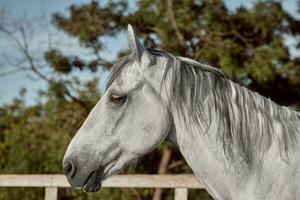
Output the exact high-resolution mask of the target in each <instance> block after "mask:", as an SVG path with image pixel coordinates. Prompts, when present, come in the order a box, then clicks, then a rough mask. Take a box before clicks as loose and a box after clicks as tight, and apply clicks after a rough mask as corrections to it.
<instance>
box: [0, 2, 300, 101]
mask: <svg viewBox="0 0 300 200" xmlns="http://www.w3.org/2000/svg"><path fill="white" fill-rule="evenodd" d="M296 1H297V0H283V7H284V9H285V10H287V11H288V12H290V13H291V14H293V15H295V13H296V12H297V6H296ZM87 2H90V0H21V1H20V0H0V8H1V7H5V9H6V10H7V11H8V12H9V14H10V15H11V16H14V18H16V19H22V18H29V19H31V18H32V19H36V18H41V19H44V20H42V21H43V22H45V23H46V26H45V27H46V28H45V29H39V30H37V31H36V32H35V33H34V38H35V40H34V43H33V44H31V50H32V52H33V53H34V54H36V55H37V56H38V55H39V54H42V53H43V51H44V50H45V49H47V48H48V47H49V46H48V43H47V41H48V38H49V34H51V38H53V39H52V42H51V44H52V45H53V46H55V45H57V46H59V47H60V48H62V49H63V50H64V53H67V54H70V55H71V54H78V53H79V54H80V55H83V56H86V57H87V58H88V57H90V55H92V53H91V52H89V51H88V50H85V49H82V48H80V47H79V44H78V42H77V40H75V39H73V38H70V37H68V36H67V35H65V34H64V33H62V32H60V31H58V30H56V29H54V28H53V27H52V28H51V27H50V26H47V24H49V21H50V18H51V14H53V13H54V12H60V13H66V12H67V10H68V7H69V6H70V5H72V4H82V3H87ZM101 2H106V1H101ZM254 2H255V1H254V0H225V3H226V5H227V7H228V8H230V9H232V10H234V9H235V8H237V7H239V6H240V5H244V6H246V7H250V6H251V5H253V3H254ZM297 17H299V16H297ZM299 18H300V17H299ZM36 38H38V39H36ZM286 43H287V44H289V45H293V43H294V40H293V39H291V38H288V39H287V40H286ZM105 45H106V47H107V48H106V49H105V51H104V52H103V54H102V55H103V56H104V57H106V58H108V59H113V58H114V56H115V53H116V52H118V50H119V49H124V48H127V40H126V34H125V33H122V34H120V35H119V36H118V37H117V38H107V39H106V40H105ZM293 53H294V54H296V53H299V52H296V51H295V52H293ZM4 54H6V55H9V56H12V57H16V58H18V57H19V55H18V53H17V51H16V50H15V49H14V47H13V46H12V44H11V43H10V42H8V40H7V38H6V37H4V36H3V35H1V34H0V56H1V55H4ZM1 68H2V69H1ZM4 68H5V66H3V65H1V63H0V72H1V71H3V69H4ZM76 74H80V76H81V79H82V80H88V79H90V78H93V76H98V77H100V80H101V83H100V85H104V84H103V83H104V81H105V78H106V75H107V73H105V74H103V73H101V72H98V73H96V74H93V75H92V74H90V73H88V72H85V73H78V72H77V73H76V72H75V75H76ZM33 78H34V77H33ZM22 87H26V88H27V89H28V92H27V96H26V102H27V103H28V104H32V103H34V100H35V98H36V95H37V91H38V90H39V89H41V88H45V87H46V84H45V83H44V82H42V81H40V80H38V79H32V78H30V77H28V75H26V74H25V73H16V74H13V75H10V76H4V77H0V105H1V104H3V103H8V102H10V101H11V100H12V99H13V98H14V97H16V96H18V93H19V90H20V88H22Z"/></svg>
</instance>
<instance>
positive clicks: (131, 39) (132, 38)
mask: <svg viewBox="0 0 300 200" xmlns="http://www.w3.org/2000/svg"><path fill="white" fill-rule="evenodd" d="M127 30H128V45H129V49H130V50H131V52H133V53H134V54H135V55H136V58H137V60H138V61H139V62H141V61H142V55H143V53H146V54H147V50H146V48H145V47H144V46H143V44H142V43H141V42H140V41H139V39H138V38H137V36H136V35H135V33H134V30H133V28H132V26H131V25H130V24H128V28H127Z"/></svg>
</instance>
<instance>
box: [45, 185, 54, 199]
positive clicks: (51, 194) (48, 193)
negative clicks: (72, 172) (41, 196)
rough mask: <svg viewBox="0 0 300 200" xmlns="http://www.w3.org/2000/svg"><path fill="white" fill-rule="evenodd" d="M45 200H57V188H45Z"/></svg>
mask: <svg viewBox="0 0 300 200" xmlns="http://www.w3.org/2000/svg"><path fill="white" fill-rule="evenodd" d="M45 200H57V187H46V188H45Z"/></svg>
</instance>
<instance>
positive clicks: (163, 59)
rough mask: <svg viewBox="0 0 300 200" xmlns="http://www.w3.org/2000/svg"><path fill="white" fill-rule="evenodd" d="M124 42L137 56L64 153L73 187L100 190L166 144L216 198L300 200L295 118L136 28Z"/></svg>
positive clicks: (112, 80)
mask: <svg viewBox="0 0 300 200" xmlns="http://www.w3.org/2000/svg"><path fill="white" fill-rule="evenodd" d="M128 42H129V47H130V50H131V54H130V55H128V56H125V57H123V58H121V59H120V60H119V61H118V62H117V63H116V64H115V66H114V67H113V70H112V72H111V75H110V77H109V79H108V82H107V88H106V92H105V93H104V95H103V96H102V98H101V99H100V100H99V102H98V103H97V104H96V106H95V107H94V108H93V110H92V111H91V113H90V114H89V116H88V117H87V119H86V120H85V122H84V123H83V125H82V127H81V128H80V129H79V131H78V132H77V134H76V135H75V137H74V138H73V139H72V141H71V143H70V145H69V147H68V149H67V151H66V154H65V157H64V161H63V168H64V173H65V175H66V177H67V179H68V181H69V183H70V185H71V186H72V187H80V188H81V189H82V190H84V191H87V192H95V191H98V190H99V189H100V187H101V182H102V180H104V179H106V178H107V177H109V176H110V175H112V174H114V173H116V172H118V171H119V170H120V169H121V168H123V167H124V166H126V165H128V164H129V163H131V162H132V161H134V160H136V159H138V158H140V157H141V156H143V155H145V154H147V153H148V152H150V151H152V150H153V149H155V148H156V147H157V146H158V145H159V144H161V143H162V142H164V141H169V142H171V143H173V144H174V145H175V146H176V147H177V148H178V149H179V150H180V152H181V153H182V155H183V156H184V158H185V159H186V161H187V163H188V165H189V166H190V167H191V168H192V170H193V172H194V174H195V175H196V177H197V178H198V179H199V180H201V182H202V183H203V184H204V186H205V188H206V189H207V191H208V192H209V193H210V194H211V196H212V197H214V198H215V199H219V200H224V199H235V200H243V199H245V200H254V199H255V200H257V199H259V200H265V199H269V200H277V199H278V200H284V199H286V200H287V199H288V200H296V199H300V146H299V139H300V138H299V137H300V136H299V135H300V134H299V133H300V114H299V113H298V112H296V111H293V110H292V109H290V108H287V107H283V106H279V105H276V104H275V103H274V102H272V101H271V100H269V99H267V98H265V97H262V96H260V95H259V94H257V93H254V92H252V91H250V90H248V89H247V88H245V87H242V86H240V85H238V84H236V83H234V82H232V81H231V80H229V79H228V78H227V77H226V76H225V75H224V74H223V73H222V72H221V71H220V70H218V69H216V68H213V67H211V66H209V65H207V64H205V63H199V62H196V61H194V60H191V59H188V58H183V57H176V56H173V55H171V54H168V53H165V52H162V51H158V50H154V49H149V48H145V47H144V46H143V45H142V44H141V42H140V41H139V40H138V38H137V37H136V35H135V34H134V31H133V29H132V27H131V26H130V25H129V26H128Z"/></svg>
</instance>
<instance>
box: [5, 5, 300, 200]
mask: <svg viewBox="0 0 300 200" xmlns="http://www.w3.org/2000/svg"><path fill="white" fill-rule="evenodd" d="M52 22H53V24H54V25H55V26H56V27H57V28H58V29H60V30H62V31H64V32H65V33H67V34H68V35H70V36H72V37H75V38H77V39H78V40H79V41H80V44H81V45H82V47H85V48H88V49H89V50H91V52H93V53H94V58H93V59H91V60H89V61H86V60H85V59H84V58H81V55H76V56H65V55H64V53H63V51H62V50H60V49H49V50H48V51H47V52H45V54H44V59H45V60H46V61H47V62H48V64H49V66H50V67H52V69H54V70H55V71H57V72H60V74H64V76H68V74H69V73H70V72H72V70H73V69H80V70H85V69H88V70H91V71H92V72H94V71H96V69H97V68H98V67H103V68H110V67H111V64H112V63H110V62H108V61H107V60H106V59H105V58H103V57H101V52H102V51H103V50H104V45H103V41H104V40H105V39H106V38H107V37H114V36H116V35H118V34H119V33H120V32H121V31H124V30H125V28H126V26H127V24H128V23H130V24H132V25H133V26H134V27H135V28H136V29H137V30H138V34H139V35H140V36H141V37H142V39H143V40H144V42H145V43H146V44H148V45H149V46H152V47H156V48H160V49H162V50H165V51H167V52H170V53H173V54H175V55H180V56H186V57H190V58H193V59H196V60H200V59H201V60H205V61H207V62H208V63H209V64H212V65H213V66H216V67H219V68H221V69H222V70H223V71H224V72H225V73H226V74H227V75H228V76H230V77H231V78H232V79H234V80H235V81H237V82H241V83H242V84H245V85H246V86H248V87H250V88H251V89H253V90H255V91H258V92H260V93H261V94H263V95H265V96H267V97H271V98H272V99H273V100H275V101H276V102H278V103H281V104H285V105H300V101H299V99H300V57H299V56H298V57H294V58H293V57H292V56H291V55H290V53H289V51H288V47H286V46H285V45H284V39H283V38H284V37H285V36H287V35H290V36H298V37H299V33H300V28H299V27H300V22H299V21H297V20H296V19H294V18H293V17H292V16H290V15H289V14H288V13H287V12H286V11H285V10H283V9H282V5H281V3H280V2H278V1H275V0H274V1H272V0H269V1H260V2H257V3H256V4H255V5H254V7H253V8H244V7H240V8H238V9H237V10H236V11H234V12H233V11H229V10H228V9H227V8H226V6H225V4H224V2H223V1H221V0H202V1H200V0H184V1H172V0H168V1H152V0H141V1H138V2H136V4H135V6H134V8H131V7H130V6H129V1H109V3H107V4H105V5H101V6H100V4H99V3H98V2H96V1H92V2H91V3H88V4H82V5H72V6H70V8H69V13H68V14H67V15H63V14H61V13H56V14H54V15H53V19H52ZM298 46H300V43H299V44H298ZM108 48H109V47H108ZM124 53H126V51H124V50H122V51H120V52H118V55H120V56H121V55H124ZM48 83H49V87H48V90H47V91H43V92H41V93H40V94H41V97H40V99H39V102H40V103H37V104H36V105H34V106H26V105H24V103H23V101H22V98H23V97H22V96H21V97H20V98H19V99H16V100H15V101H14V102H12V103H11V104H9V105H5V106H3V107H2V108H0V170H1V173H61V171H62V169H61V161H62V157H63V154H64V151H65V149H66V147H67V145H68V142H69V141H70V139H71V138H72V136H73V135H74V134H75V133H76V130H77V129H78V128H79V127H80V125H81V123H82V122H83V120H84V119H85V117H86V116H87V114H88V111H89V110H90V109H91V108H92V107H93V105H94V104H95V103H96V102H97V101H98V99H99V98H100V95H99V92H98V89H97V80H92V81H90V82H87V83H86V84H85V85H81V84H80V83H79V81H78V79H77V78H71V79H67V80H65V79H57V80H50V81H49V82H48ZM68 88H78V89H74V90H72V92H71V93H70V91H69V90H68ZM41 102H42V103H41ZM163 149H164V146H161V147H159V148H158V150H156V151H154V152H152V153H150V154H149V155H147V157H145V158H144V159H143V160H141V161H139V164H138V165H137V167H135V168H134V169H132V168H129V169H127V170H125V171H127V173H149V174H154V173H157V171H158V166H159V162H160V158H161V157H162V152H163ZM189 172H191V171H190V169H189V167H188V166H187V165H186V164H185V162H184V161H183V159H182V157H181V155H180V154H179V153H178V152H177V151H173V152H172V157H171V160H170V162H169V167H168V169H167V173H189ZM42 194H43V191H42V190H40V189H27V188H26V189H23V188H22V189H1V190H0V199H42ZM152 194H153V189H147V190H146V189H145V190H144V189H104V190H102V191H101V192H100V193H97V194H83V193H82V192H80V191H71V190H70V189H60V190H59V197H60V198H61V199H78V200H79V199H95V198H104V199H151V198H152ZM172 196H173V190H164V193H163V199H172ZM190 199H211V197H209V195H208V194H207V193H206V192H205V191H199V190H192V191H191V193H190Z"/></svg>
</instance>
